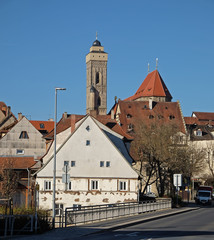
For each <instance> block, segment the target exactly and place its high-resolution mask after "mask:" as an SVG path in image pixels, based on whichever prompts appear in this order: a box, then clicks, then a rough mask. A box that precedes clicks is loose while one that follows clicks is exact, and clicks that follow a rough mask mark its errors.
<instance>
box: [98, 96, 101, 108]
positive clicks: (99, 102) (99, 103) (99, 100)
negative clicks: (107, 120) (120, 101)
mask: <svg viewBox="0 0 214 240" xmlns="http://www.w3.org/2000/svg"><path fill="white" fill-rule="evenodd" d="M100 105H101V99H100V97H98V99H97V106H98V107H99V106H100Z"/></svg>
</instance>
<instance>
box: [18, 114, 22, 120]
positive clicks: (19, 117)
mask: <svg viewBox="0 0 214 240" xmlns="http://www.w3.org/2000/svg"><path fill="white" fill-rule="evenodd" d="M22 118H23V116H22V113H18V121H20V120H22Z"/></svg>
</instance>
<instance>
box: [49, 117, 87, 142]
mask: <svg viewBox="0 0 214 240" xmlns="http://www.w3.org/2000/svg"><path fill="white" fill-rule="evenodd" d="M73 116H75V120H74V121H75V123H76V122H78V121H79V120H80V119H82V118H83V117H84V115H71V114H68V115H67V117H66V118H65V117H64V116H63V117H62V118H61V119H60V121H59V122H58V123H57V125H56V134H58V133H61V132H63V131H65V130H66V129H68V128H69V127H71V124H72V121H73ZM53 137H54V128H53V129H52V131H51V132H49V133H48V134H47V135H45V138H46V139H53Z"/></svg>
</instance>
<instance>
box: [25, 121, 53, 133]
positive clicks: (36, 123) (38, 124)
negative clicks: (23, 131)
mask: <svg viewBox="0 0 214 240" xmlns="http://www.w3.org/2000/svg"><path fill="white" fill-rule="evenodd" d="M29 122H30V123H31V124H32V125H33V126H34V127H35V128H36V129H37V130H38V131H47V132H50V131H52V130H53V129H54V121H34V120H30V121H29ZM42 124H43V126H44V127H41V126H42Z"/></svg>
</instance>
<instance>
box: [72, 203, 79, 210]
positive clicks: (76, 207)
mask: <svg viewBox="0 0 214 240" xmlns="http://www.w3.org/2000/svg"><path fill="white" fill-rule="evenodd" d="M73 210H74V211H78V210H81V205H79V204H73Z"/></svg>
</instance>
